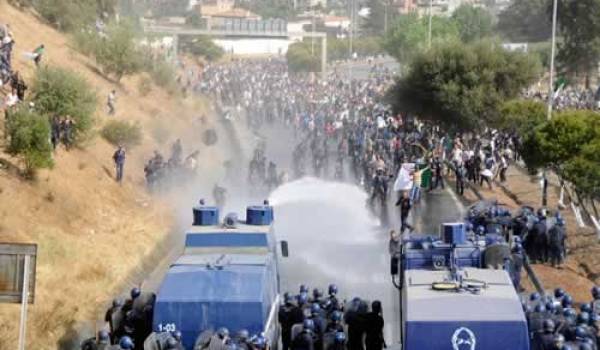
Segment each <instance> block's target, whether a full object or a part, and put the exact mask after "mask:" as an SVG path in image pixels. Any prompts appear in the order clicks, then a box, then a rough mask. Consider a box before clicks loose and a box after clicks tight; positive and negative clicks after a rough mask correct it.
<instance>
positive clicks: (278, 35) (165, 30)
mask: <svg viewBox="0 0 600 350" xmlns="http://www.w3.org/2000/svg"><path fill="white" fill-rule="evenodd" d="M144 32H145V33H146V34H158V35H165V36H172V37H173V39H174V43H173V46H174V47H173V49H174V51H175V55H177V52H178V46H179V37H180V36H209V37H220V38H246V39H251V38H261V39H264V38H273V39H291V38H316V39H320V40H321V74H323V76H325V74H326V72H327V34H326V33H323V32H288V31H287V29H286V30H272V29H266V28H263V29H261V28H254V29H239V28H219V29H216V28H206V29H196V28H187V27H177V26H165V25H162V26H161V25H145V26H144Z"/></svg>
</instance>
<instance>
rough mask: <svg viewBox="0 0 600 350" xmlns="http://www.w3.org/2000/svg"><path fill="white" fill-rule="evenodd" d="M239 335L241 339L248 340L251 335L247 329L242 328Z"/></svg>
mask: <svg viewBox="0 0 600 350" xmlns="http://www.w3.org/2000/svg"><path fill="white" fill-rule="evenodd" d="M237 337H238V339H239V340H241V341H246V340H248V337H250V333H249V332H248V330H247V329H242V330H240V331H239V332H238V334H237Z"/></svg>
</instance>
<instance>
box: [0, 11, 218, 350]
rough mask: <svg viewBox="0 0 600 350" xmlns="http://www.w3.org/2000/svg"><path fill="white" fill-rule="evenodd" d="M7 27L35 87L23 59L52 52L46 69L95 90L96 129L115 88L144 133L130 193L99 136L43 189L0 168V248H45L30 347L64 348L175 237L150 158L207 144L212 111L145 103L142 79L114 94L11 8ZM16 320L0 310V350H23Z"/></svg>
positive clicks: (210, 156) (68, 156) (129, 172)
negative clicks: (200, 122)
mask: <svg viewBox="0 0 600 350" xmlns="http://www.w3.org/2000/svg"><path fill="white" fill-rule="evenodd" d="M0 22H1V23H9V24H10V26H11V28H12V31H13V33H14V37H15V40H16V46H15V50H14V61H15V63H14V64H15V65H16V68H17V69H18V70H19V71H20V72H22V73H24V74H25V77H26V78H27V80H28V81H30V80H31V77H32V75H33V70H34V67H33V64H32V62H29V61H27V60H26V59H24V58H23V55H22V53H23V52H26V51H31V50H32V49H33V48H35V47H36V46H37V45H39V44H41V43H44V44H45V45H46V48H47V49H46V55H45V59H44V61H45V64H52V65H56V66H62V67H66V68H69V69H72V70H75V71H77V72H79V73H80V74H82V75H83V76H84V77H85V78H86V79H87V80H88V81H89V82H90V83H91V84H92V85H93V86H94V87H95V88H96V89H97V92H98V96H99V101H100V102H99V106H98V108H97V113H96V118H97V125H98V127H100V126H101V125H102V124H103V122H104V121H105V120H107V119H108V117H107V115H106V109H105V105H104V103H105V101H106V96H107V94H108V92H109V91H110V90H112V89H114V88H116V89H117V93H118V95H119V100H118V104H117V116H116V117H113V118H119V119H125V120H130V121H138V122H139V123H140V124H141V126H142V128H143V131H144V139H143V141H142V144H141V145H140V146H139V147H137V148H136V149H134V150H132V151H130V152H129V154H128V158H127V162H126V168H125V174H126V178H125V183H124V185H123V186H122V187H120V186H119V185H117V184H116V183H115V182H114V181H113V179H112V176H113V165H112V159H111V156H112V152H113V148H112V147H111V146H110V145H109V144H108V143H106V142H105V141H104V140H102V139H101V138H100V137H94V138H92V139H91V140H90V141H89V142H88V143H87V145H86V147H85V149H74V150H72V151H70V152H66V151H65V150H63V149H60V150H59V151H58V152H57V154H56V165H55V168H54V169H53V170H50V171H42V172H41V174H40V176H39V180H38V181H37V182H35V183H28V182H24V181H22V180H21V179H19V178H18V177H17V176H15V174H14V172H9V171H6V167H0V241H15V242H36V243H38V245H39V259H38V279H37V295H36V303H35V305H33V306H32V307H31V309H30V310H31V312H30V318H29V327H28V343H29V344H28V348H29V349H36V350H45V349H57V348H59V347H58V345H57V342H58V341H59V339H60V338H61V337H62V336H63V335H64V333H65V332H66V331H67V330H68V328H69V327H70V326H71V325H73V324H76V323H77V322H78V321H80V320H89V319H93V318H94V317H95V316H96V315H97V314H98V312H99V311H100V310H101V308H102V307H103V306H104V303H105V302H106V301H107V300H109V298H110V297H111V294H113V293H114V292H115V290H118V289H120V287H122V286H123V285H124V284H127V283H133V281H128V280H127V278H128V276H131V273H132V270H135V269H136V268H138V267H139V266H141V261H142V259H143V258H144V256H146V255H147V254H149V253H150V252H151V251H152V249H153V247H154V246H155V244H156V242H157V241H159V240H161V239H162V238H164V236H165V235H166V234H167V233H168V232H169V229H170V228H171V227H172V224H173V220H174V219H173V215H172V214H171V212H170V211H169V210H168V208H167V207H166V206H165V205H163V204H161V203H157V202H155V201H153V199H152V198H150V197H149V196H147V195H146V194H145V191H144V189H143V184H144V180H143V171H142V169H143V162H144V158H147V157H148V156H149V155H151V152H152V150H154V149H163V150H164V149H165V145H166V144H169V143H170V142H172V141H173V138H174V137H175V135H177V137H181V138H182V140H183V142H184V145H189V144H190V143H192V142H193V140H197V139H199V137H198V136H197V135H199V133H198V128H195V129H196V131H195V132H194V130H193V129H194V128H190V125H191V124H192V123H193V121H192V120H194V119H195V118H197V117H198V115H200V114H208V111H206V110H205V109H204V106H205V105H206V104H205V103H202V102H198V101H191V100H181V99H179V98H175V97H169V96H168V95H167V94H166V93H165V92H164V91H162V90H160V89H158V88H154V89H152V91H151V92H150V93H149V94H147V96H143V97H142V96H140V95H139V92H138V89H137V86H138V80H139V79H141V77H140V76H135V77H128V78H125V79H123V85H122V87H115V86H113V84H112V83H111V82H109V81H107V80H105V79H104V78H102V77H101V76H99V75H97V74H96V73H95V70H94V67H93V62H92V61H91V60H89V59H88V58H86V57H84V56H82V55H80V54H78V53H77V52H75V51H74V50H73V49H72V48H71V47H70V44H69V42H68V39H67V37H65V36H64V35H63V34H61V33H59V32H57V31H56V30H54V29H52V28H51V27H49V26H47V25H45V24H44V23H42V22H41V21H40V20H39V19H38V18H37V17H36V16H34V15H32V14H30V13H24V12H20V11H19V10H17V9H15V8H13V7H11V6H10V5H7V4H6V3H3V2H0ZM190 111H194V112H193V113H190ZM209 123H210V121H209ZM186 142H187V143H186ZM200 152H201V156H202V157H203V158H204V159H205V164H216V162H217V160H218V159H220V158H221V156H220V154H218V152H216V151H208V150H206V149H200ZM0 159H2V162H3V164H4V162H6V163H7V164H13V165H18V162H17V160H15V159H13V158H11V157H9V156H8V155H7V154H5V153H3V152H2V151H1V149H0ZM18 319H19V313H18V307H17V306H16V305H1V304H0V349H1V350H13V349H14V348H15V346H16V345H15V344H16V338H17V327H18Z"/></svg>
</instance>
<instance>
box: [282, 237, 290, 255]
mask: <svg viewBox="0 0 600 350" xmlns="http://www.w3.org/2000/svg"><path fill="white" fill-rule="evenodd" d="M281 256H283V257H284V258H287V257H289V256H290V250H289V247H288V242H287V241H281Z"/></svg>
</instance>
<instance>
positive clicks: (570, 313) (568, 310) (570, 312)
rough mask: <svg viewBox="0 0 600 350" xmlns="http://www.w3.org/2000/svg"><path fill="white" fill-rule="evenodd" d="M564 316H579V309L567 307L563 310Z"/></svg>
mask: <svg viewBox="0 0 600 350" xmlns="http://www.w3.org/2000/svg"><path fill="white" fill-rule="evenodd" d="M563 316H565V317H566V318H574V317H576V316H577V311H575V309H572V308H570V307H569V308H566V309H564V311H563Z"/></svg>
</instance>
